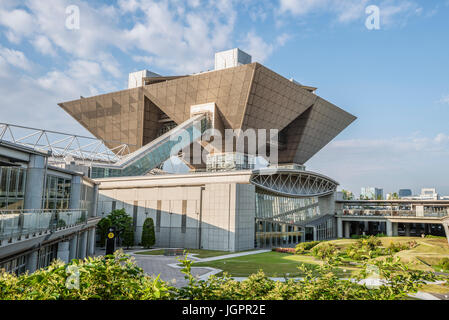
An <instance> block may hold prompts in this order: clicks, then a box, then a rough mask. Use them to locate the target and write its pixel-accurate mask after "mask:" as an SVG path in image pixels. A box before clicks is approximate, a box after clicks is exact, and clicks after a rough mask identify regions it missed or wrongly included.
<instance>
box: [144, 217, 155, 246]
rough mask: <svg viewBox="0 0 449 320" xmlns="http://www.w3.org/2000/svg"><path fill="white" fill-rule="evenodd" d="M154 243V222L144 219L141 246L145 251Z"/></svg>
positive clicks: (150, 219)
mask: <svg viewBox="0 0 449 320" xmlns="http://www.w3.org/2000/svg"><path fill="white" fill-rule="evenodd" d="M155 243H156V236H155V233H154V222H153V219H152V218H146V219H145V222H144V223H143V228H142V246H143V247H144V248H146V249H149V248H151V247H152V246H154V244H155Z"/></svg>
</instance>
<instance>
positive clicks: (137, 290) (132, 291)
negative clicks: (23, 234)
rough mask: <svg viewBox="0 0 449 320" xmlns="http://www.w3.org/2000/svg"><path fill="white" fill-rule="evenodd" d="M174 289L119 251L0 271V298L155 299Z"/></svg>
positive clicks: (162, 297)
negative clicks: (32, 270) (33, 268)
mask: <svg viewBox="0 0 449 320" xmlns="http://www.w3.org/2000/svg"><path fill="white" fill-rule="evenodd" d="M75 272H76V273H75ZM76 274H79V278H77V277H76V276H74V275H76ZM72 279H73V280H74V281H72ZM76 279H79V280H76ZM171 290H173V289H172V288H171V287H169V286H168V285H167V284H166V283H164V282H163V281H161V280H159V278H151V277H149V276H146V275H145V273H144V272H143V270H142V269H141V268H139V267H137V266H136V264H135V263H134V262H133V261H132V260H130V259H129V258H128V257H127V256H125V255H124V254H123V252H120V251H117V252H116V253H115V254H114V255H110V256H105V257H96V258H86V259H84V260H76V259H74V260H72V262H71V263H69V264H68V265H65V264H64V263H62V262H61V261H54V262H53V263H52V264H51V265H50V266H49V267H47V268H46V269H40V270H38V271H36V272H35V273H33V274H31V275H28V274H23V275H20V276H15V275H12V274H10V273H6V272H0V300H87V299H101V300H122V299H127V300H155V299H168V298H170V297H171Z"/></svg>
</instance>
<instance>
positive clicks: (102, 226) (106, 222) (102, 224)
mask: <svg viewBox="0 0 449 320" xmlns="http://www.w3.org/2000/svg"><path fill="white" fill-rule="evenodd" d="M110 226H111V219H109V217H105V218H102V219H101V220H100V221H99V222H98V224H97V232H98V234H99V235H100V246H101V247H104V246H105V245H106V237H107V236H108V230H109V227H110Z"/></svg>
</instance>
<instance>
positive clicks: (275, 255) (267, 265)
mask: <svg viewBox="0 0 449 320" xmlns="http://www.w3.org/2000/svg"><path fill="white" fill-rule="evenodd" d="M302 264H305V265H308V266H311V267H312V268H316V267H317V266H318V265H319V264H321V262H320V261H319V260H316V259H315V258H313V257H311V256H303V255H292V254H288V253H279V252H266V253H258V254H252V255H247V256H242V257H237V258H230V259H222V260H215V261H210V262H199V263H194V265H193V266H194V267H212V268H217V269H221V270H223V271H224V272H227V273H228V274H230V275H231V276H233V277H247V276H249V275H251V274H253V273H257V272H258V271H259V270H263V272H264V273H265V274H266V275H267V276H269V277H284V276H287V274H288V277H299V276H303V274H302V273H301V272H300V271H299V270H298V266H300V265H302ZM352 269H354V270H356V268H345V269H344V271H343V270H342V269H340V270H339V272H338V274H339V275H341V276H342V277H346V276H349V275H350V274H351V272H353V271H354V270H352Z"/></svg>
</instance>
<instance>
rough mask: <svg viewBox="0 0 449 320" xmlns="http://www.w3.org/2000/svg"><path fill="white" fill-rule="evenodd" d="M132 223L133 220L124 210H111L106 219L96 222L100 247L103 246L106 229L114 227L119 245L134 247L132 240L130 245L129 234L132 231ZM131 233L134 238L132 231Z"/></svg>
mask: <svg viewBox="0 0 449 320" xmlns="http://www.w3.org/2000/svg"><path fill="white" fill-rule="evenodd" d="M132 223H133V219H132V218H131V217H130V216H129V215H128V214H127V213H126V211H125V209H116V210H113V211H112V212H111V213H110V214H108V216H107V217H104V218H103V219H101V220H100V221H99V222H98V233H99V234H100V241H101V245H102V246H104V245H105V243H106V237H107V233H108V228H109V227H111V226H114V227H116V232H117V235H118V242H119V244H123V245H126V246H132V245H134V238H133V240H132V244H131V237H130V233H131V230H132ZM132 232H133V237H134V231H132ZM125 234H127V235H125ZM123 238H126V239H123Z"/></svg>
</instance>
